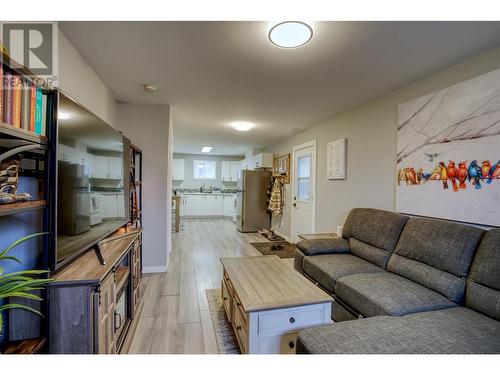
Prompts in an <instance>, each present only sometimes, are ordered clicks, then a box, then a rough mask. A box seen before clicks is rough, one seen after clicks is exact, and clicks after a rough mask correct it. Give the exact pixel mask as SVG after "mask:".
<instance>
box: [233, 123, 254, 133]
mask: <svg viewBox="0 0 500 375" xmlns="http://www.w3.org/2000/svg"><path fill="white" fill-rule="evenodd" d="M231 126H232V127H233V128H234V129H235V130H238V131H239V132H247V131H249V130H250V129H252V128H253V127H254V125H253V124H252V123H251V122H245V121H238V122H233V123H232V124H231Z"/></svg>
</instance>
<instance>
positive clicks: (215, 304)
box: [205, 289, 241, 354]
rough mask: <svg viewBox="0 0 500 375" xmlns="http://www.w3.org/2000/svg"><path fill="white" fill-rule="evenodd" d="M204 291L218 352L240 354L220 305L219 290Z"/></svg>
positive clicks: (229, 324) (231, 329)
mask: <svg viewBox="0 0 500 375" xmlns="http://www.w3.org/2000/svg"><path fill="white" fill-rule="evenodd" d="M205 292H206V293H207V299H208V308H209V309H210V316H211V317H212V322H213V323H214V329H215V338H216V340H217V345H218V347H219V352H220V354H241V351H240V347H239V346H238V341H236V336H235V335H234V331H233V328H232V327H231V323H229V321H228V320H227V316H226V312H225V311H224V307H223V306H222V298H221V290H220V289H206V290H205Z"/></svg>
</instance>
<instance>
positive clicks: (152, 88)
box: [144, 85, 158, 92]
mask: <svg viewBox="0 0 500 375" xmlns="http://www.w3.org/2000/svg"><path fill="white" fill-rule="evenodd" d="M157 89H158V86H154V85H144V91H146V92H155V91H156V90H157Z"/></svg>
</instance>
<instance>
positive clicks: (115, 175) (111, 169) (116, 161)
mask: <svg viewBox="0 0 500 375" xmlns="http://www.w3.org/2000/svg"><path fill="white" fill-rule="evenodd" d="M122 177H123V161H122V159H121V158H117V157H114V156H109V157H108V178H111V179H116V180H121V179H122Z"/></svg>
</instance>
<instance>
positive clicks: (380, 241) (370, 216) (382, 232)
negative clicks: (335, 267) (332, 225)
mask: <svg viewBox="0 0 500 375" xmlns="http://www.w3.org/2000/svg"><path fill="white" fill-rule="evenodd" d="M407 220H408V216H404V215H400V214H396V213H394V212H389V211H383V210H377V209H374V208H353V209H352V210H351V212H350V213H349V215H348V216H347V219H346V221H345V223H344V227H343V229H342V237H345V238H351V237H354V238H356V239H357V240H359V241H363V242H365V243H367V244H369V245H372V246H376V247H379V248H381V249H383V250H385V251H389V252H392V251H393V250H394V248H395V247H396V244H397V242H398V239H399V235H400V234H401V231H402V230H403V227H404V225H405V223H406V221H407Z"/></svg>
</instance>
